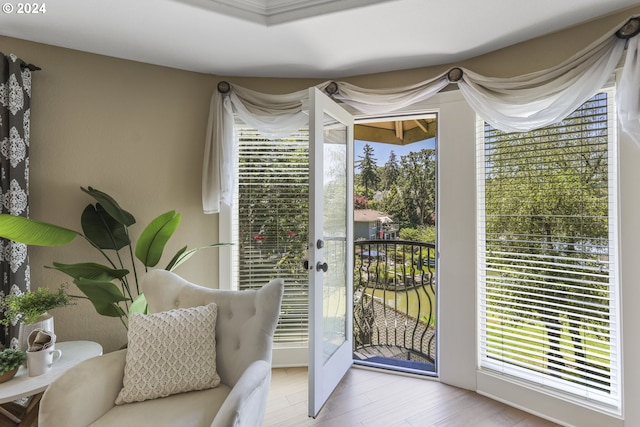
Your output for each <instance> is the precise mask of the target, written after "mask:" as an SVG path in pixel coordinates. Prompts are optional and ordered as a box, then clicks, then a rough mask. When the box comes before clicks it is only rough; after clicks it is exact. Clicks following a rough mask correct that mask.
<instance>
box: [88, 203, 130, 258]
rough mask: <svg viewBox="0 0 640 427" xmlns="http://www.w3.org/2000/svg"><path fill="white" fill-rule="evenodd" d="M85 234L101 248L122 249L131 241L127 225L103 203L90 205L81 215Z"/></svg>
mask: <svg viewBox="0 0 640 427" xmlns="http://www.w3.org/2000/svg"><path fill="white" fill-rule="evenodd" d="M80 223H81V224H82V231H83V232H84V236H85V237H86V238H87V239H88V240H89V241H91V242H93V244H95V245H96V246H97V247H99V248H100V249H112V250H115V251H117V250H120V249H122V248H124V247H125V246H127V245H129V244H130V243H131V240H129V235H128V234H127V230H126V229H125V226H124V225H122V224H121V223H120V222H118V221H117V220H116V219H115V218H113V217H112V216H111V215H110V214H109V213H108V212H107V211H106V209H105V208H104V207H103V206H102V205H101V204H97V205H96V206H93V205H88V206H87V207H86V208H84V211H82V216H81V217H80Z"/></svg>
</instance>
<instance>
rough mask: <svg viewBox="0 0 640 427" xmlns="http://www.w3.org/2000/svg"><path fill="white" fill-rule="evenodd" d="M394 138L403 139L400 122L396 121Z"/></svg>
mask: <svg viewBox="0 0 640 427" xmlns="http://www.w3.org/2000/svg"><path fill="white" fill-rule="evenodd" d="M396 138H398V139H399V140H403V139H404V130H403V129H402V122H396Z"/></svg>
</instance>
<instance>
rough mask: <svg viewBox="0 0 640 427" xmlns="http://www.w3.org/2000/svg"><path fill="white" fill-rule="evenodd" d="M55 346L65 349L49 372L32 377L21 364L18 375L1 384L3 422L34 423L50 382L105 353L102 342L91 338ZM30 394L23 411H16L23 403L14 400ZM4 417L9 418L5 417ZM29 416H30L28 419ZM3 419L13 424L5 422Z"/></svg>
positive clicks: (0, 398)
mask: <svg viewBox="0 0 640 427" xmlns="http://www.w3.org/2000/svg"><path fill="white" fill-rule="evenodd" d="M56 349H59V350H61V351H62V356H61V357H60V359H58V360H56V361H55V362H54V363H53V366H52V367H51V370H50V371H49V372H47V373H46V374H43V375H39V376H37V377H30V376H29V372H28V370H27V369H26V368H25V367H21V368H20V369H19V370H18V373H16V376H15V377H13V378H12V379H11V380H9V381H7V382H5V383H2V384H0V426H3V425H31V424H32V423H33V421H35V420H36V419H37V415H38V408H39V403H40V398H41V397H42V393H43V392H44V391H45V390H46V389H47V387H48V386H49V384H51V382H53V380H55V379H56V378H58V377H59V376H60V375H61V374H62V373H63V372H64V371H66V370H67V369H69V368H71V367H72V366H75V365H77V364H78V363H80V362H82V361H83V360H87V359H90V358H92V357H95V356H99V355H101V354H102V346H101V345H100V344H98V343H96V342H92V341H66V342H58V343H56ZM27 396H32V398H31V401H30V402H29V403H28V404H27V405H26V406H25V407H24V408H25V411H24V413H22V414H16V413H15V412H16V408H15V406H20V405H17V404H14V403H12V402H13V401H14V400H16V399H20V398H23V397H27ZM2 417H4V418H6V420H2ZM27 420H29V422H28V423H27V422H26V421H27ZM3 421H9V422H10V423H11V422H12V423H13V424H6V422H3ZM23 423H24V424H23Z"/></svg>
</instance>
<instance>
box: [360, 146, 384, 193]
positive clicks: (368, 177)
mask: <svg viewBox="0 0 640 427" xmlns="http://www.w3.org/2000/svg"><path fill="white" fill-rule="evenodd" d="M358 158H359V159H360V160H358V161H357V162H356V166H357V168H358V169H360V173H359V179H360V184H361V185H363V186H364V192H365V194H364V196H366V197H367V198H371V196H372V195H373V193H374V192H375V191H376V190H377V189H378V184H379V183H380V177H379V176H378V167H377V165H376V162H377V159H376V158H375V157H374V155H373V147H372V146H370V145H369V144H365V145H364V147H363V155H362V156H358Z"/></svg>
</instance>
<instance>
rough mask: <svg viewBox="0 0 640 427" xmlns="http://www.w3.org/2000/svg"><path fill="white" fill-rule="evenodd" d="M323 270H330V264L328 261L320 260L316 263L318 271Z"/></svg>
mask: <svg viewBox="0 0 640 427" xmlns="http://www.w3.org/2000/svg"><path fill="white" fill-rule="evenodd" d="M321 270H322V271H323V272H325V273H326V272H327V270H329V265H327V263H326V262H320V261H318V263H317V264H316V271H321Z"/></svg>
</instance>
